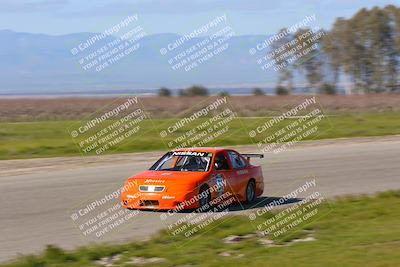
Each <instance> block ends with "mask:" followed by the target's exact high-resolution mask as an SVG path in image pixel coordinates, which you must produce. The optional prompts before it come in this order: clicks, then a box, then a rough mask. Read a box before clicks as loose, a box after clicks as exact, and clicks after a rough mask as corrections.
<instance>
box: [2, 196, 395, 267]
mask: <svg viewBox="0 0 400 267" xmlns="http://www.w3.org/2000/svg"><path fill="white" fill-rule="evenodd" d="M318 209H319V211H320V212H321V213H324V214H325V216H322V217H320V218H319V219H317V220H313V221H311V223H308V224H307V225H303V226H300V227H298V228H296V229H295V230H293V233H292V234H290V235H289V236H288V238H285V240H284V241H283V242H281V243H279V244H280V245H278V246H274V247H267V246H264V245H261V244H260V242H259V238H260V237H257V236H256V235H253V237H251V238H248V239H245V240H243V241H240V242H237V243H234V244H226V243H224V242H223V239H224V238H225V237H227V236H229V235H238V236H244V235H248V234H252V233H254V232H255V228H254V226H253V225H252V224H251V223H249V220H248V219H247V217H244V216H243V217H242V216H235V217H229V219H226V218H225V220H224V222H222V223H220V222H218V221H217V222H215V224H218V225H217V226H216V225H214V224H213V225H209V226H208V227H207V228H203V229H202V231H200V232H198V233H196V234H195V236H193V237H191V238H192V239H191V240H190V241H189V242H188V240H187V239H185V238H184V237H182V238H181V239H176V240H174V241H173V240H171V238H170V236H169V235H168V234H167V233H165V232H161V233H160V234H159V235H157V236H155V237H154V238H153V239H151V240H149V241H146V242H140V243H138V242H136V243H130V244H123V245H98V246H93V247H84V248H79V249H77V250H75V251H72V252H66V251H63V250H61V249H59V248H56V247H53V246H49V247H48V248H47V250H45V251H44V252H43V254H42V255H39V256H26V257H21V258H19V259H18V260H16V261H15V262H13V263H10V264H8V265H3V266H7V267H33V266H99V265H96V263H95V261H96V260H99V259H101V258H103V257H111V256H115V255H119V256H118V257H116V258H115V259H116V260H115V261H114V262H113V265H112V266H131V265H129V264H127V262H128V261H129V260H131V259H132V257H144V258H151V257H158V258H163V259H164V260H165V262H164V263H160V264H158V265H157V266H221V265H223V266H243V265H246V266H318V267H319V266H328V267H329V266H332V267H333V266H334V267H336V266H360V267H361V266H372V267H373V266H399V264H400V251H399V249H398V247H399V245H400V225H399V218H400V191H392V192H385V193H380V194H378V195H376V196H370V197H367V196H360V197H347V198H340V199H337V200H334V201H331V202H330V203H327V202H325V203H324V202H323V203H322V204H320V206H318ZM271 216H273V215H272V214H271V213H268V214H265V215H263V216H262V217H260V218H258V220H265V219H266V218H270V217H271ZM203 231H204V232H203ZM306 231H307V232H313V236H314V240H313V241H311V242H294V243H293V241H294V240H295V239H299V238H301V237H302V236H304V234H302V233H304V232H306ZM203 234H204V235H205V236H206V238H196V236H198V235H203ZM289 244H290V245H289ZM224 253H225V254H224ZM227 253H229V254H227ZM227 255H230V256H227ZM110 266H111V265H110ZM146 266H153V265H146Z"/></svg>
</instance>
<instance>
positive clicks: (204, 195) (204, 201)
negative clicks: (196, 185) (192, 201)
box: [199, 185, 211, 211]
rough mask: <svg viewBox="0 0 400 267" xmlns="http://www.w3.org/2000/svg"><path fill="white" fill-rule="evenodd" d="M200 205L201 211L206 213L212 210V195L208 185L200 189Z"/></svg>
mask: <svg viewBox="0 0 400 267" xmlns="http://www.w3.org/2000/svg"><path fill="white" fill-rule="evenodd" d="M199 197H200V199H199V205H200V208H199V210H200V211H205V210H208V209H209V208H210V202H211V194H210V188H209V187H208V185H203V186H202V187H201V188H200V191H199Z"/></svg>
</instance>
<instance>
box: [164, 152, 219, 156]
mask: <svg viewBox="0 0 400 267" xmlns="http://www.w3.org/2000/svg"><path fill="white" fill-rule="evenodd" d="M172 155H174V156H195V157H205V156H207V157H210V156H212V153H206V152H197V151H174V152H172Z"/></svg>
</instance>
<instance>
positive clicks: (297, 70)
mask: <svg viewBox="0 0 400 267" xmlns="http://www.w3.org/2000/svg"><path fill="white" fill-rule="evenodd" d="M286 32H287V29H286V28H283V29H281V30H280V31H279V32H278V34H277V36H283V37H281V38H279V39H276V40H274V41H273V42H272V43H271V45H270V49H269V51H268V53H267V56H268V55H269V58H270V60H272V61H273V63H274V69H275V70H276V71H277V73H278V81H277V85H276V88H275V92H276V94H278V95H285V94H291V93H292V92H293V90H294V78H295V76H296V74H297V76H296V77H303V80H304V81H305V84H306V86H305V87H306V88H308V89H309V91H310V92H311V93H325V94H335V93H336V92H337V88H338V85H339V84H345V92H346V93H347V94H354V93H381V92H386V93H391V92H399V91H400V83H399V74H400V64H399V59H400V8H398V7H396V6H394V5H388V6H386V7H384V8H379V7H374V8H372V9H370V10H368V9H366V8H363V9H361V10H359V11H358V12H357V13H356V14H355V15H354V16H352V17H351V18H349V19H345V18H337V19H336V21H335V22H334V24H333V26H332V28H331V30H330V31H325V30H323V29H311V28H300V29H297V31H296V32H295V33H291V34H286V35H284V34H281V33H286ZM305 37H307V38H305ZM308 40H311V42H307V41H308ZM277 51H278V52H277ZM297 55H302V56H297ZM178 94H179V95H180V96H194V95H203V96H204V95H208V90H207V88H205V87H203V86H192V87H189V88H187V89H181V90H179V91H178ZM220 94H223V95H228V92H226V91H224V92H221V93H220ZM253 94H254V95H263V94H264V91H263V90H262V89H260V88H254V89H253ZM159 95H161V96H170V95H171V91H170V90H169V89H167V88H161V89H160V91H159Z"/></svg>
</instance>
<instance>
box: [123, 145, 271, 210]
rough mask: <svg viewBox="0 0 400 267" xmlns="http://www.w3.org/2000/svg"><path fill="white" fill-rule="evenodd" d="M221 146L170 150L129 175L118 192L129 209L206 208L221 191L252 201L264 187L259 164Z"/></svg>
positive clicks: (257, 155)
mask: <svg viewBox="0 0 400 267" xmlns="http://www.w3.org/2000/svg"><path fill="white" fill-rule="evenodd" d="M252 157H258V158H262V157H263V155H262V154H240V153H238V152H236V151H234V150H231V149H223V148H190V149H179V150H175V151H171V152H168V153H166V154H165V155H164V156H162V157H161V158H160V159H159V160H158V161H157V162H156V163H154V165H153V166H152V167H151V168H150V169H149V170H147V171H144V172H142V173H139V174H137V175H135V176H133V177H131V178H129V179H128V180H127V181H126V182H125V184H124V187H123V190H122V193H121V201H122V207H124V208H128V209H155V210H178V211H179V210H183V209H195V208H202V209H207V207H208V206H209V205H210V203H213V204H212V205H214V204H215V203H217V202H214V201H213V200H218V199H222V197H223V196H224V195H230V196H234V198H235V200H236V201H235V202H237V201H240V202H242V201H243V202H244V201H245V202H253V201H254V199H255V198H256V197H258V196H260V195H261V194H262V193H263V190H264V181H263V174H262V170H261V167H260V166H255V165H252V164H251V163H250V158H252ZM210 206H211V205H210Z"/></svg>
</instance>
